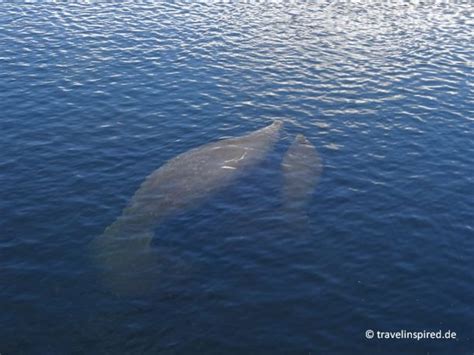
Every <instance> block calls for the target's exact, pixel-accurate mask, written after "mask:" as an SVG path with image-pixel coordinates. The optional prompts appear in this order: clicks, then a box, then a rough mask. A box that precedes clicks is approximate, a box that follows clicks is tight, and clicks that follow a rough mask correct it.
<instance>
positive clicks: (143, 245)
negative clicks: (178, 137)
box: [92, 121, 282, 293]
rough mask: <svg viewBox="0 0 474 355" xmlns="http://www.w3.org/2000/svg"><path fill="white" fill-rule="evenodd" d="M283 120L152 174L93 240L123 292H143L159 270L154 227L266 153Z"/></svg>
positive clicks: (174, 161) (185, 156)
mask: <svg viewBox="0 0 474 355" xmlns="http://www.w3.org/2000/svg"><path fill="white" fill-rule="evenodd" d="M281 126H282V122H281V121H275V122H273V123H272V124H271V125H269V126H267V127H265V128H262V129H260V130H257V131H255V132H253V133H250V134H248V135H245V136H242V137H237V138H229V139H224V140H220V141H217V142H214V143H210V144H206V145H204V146H201V147H198V148H195V149H192V150H190V151H188V152H185V153H183V154H180V155H178V156H177V157H175V158H174V159H172V160H170V161H169V162H168V163H166V164H165V165H163V166H162V167H161V168H159V169H158V170H156V171H155V172H153V173H152V174H151V175H149V176H148V177H147V178H146V180H145V181H144V182H143V184H142V185H141V186H140V188H139V189H138V191H137V192H136V193H135V195H134V196H133V197H132V199H131V201H130V203H129V205H128V206H127V208H125V209H124V211H123V213H122V215H121V216H120V217H119V218H118V219H117V220H116V221H115V222H114V223H113V224H112V225H110V226H109V227H107V229H106V230H105V232H104V234H102V235H101V236H99V237H98V238H96V239H95V240H94V242H93V245H92V247H93V254H94V256H95V258H96V259H97V260H98V261H99V263H100V264H101V267H102V269H103V276H104V277H105V279H106V281H107V283H109V284H110V285H111V287H112V288H113V289H115V290H116V291H118V292H127V293H129V292H142V291H143V289H144V288H148V286H150V283H151V282H152V281H151V278H150V277H146V276H145V275H146V274H147V273H148V275H150V271H151V270H153V269H154V268H155V266H154V265H155V261H154V255H153V253H152V252H151V250H150V247H149V245H150V242H151V239H152V237H153V229H154V228H155V227H156V226H157V225H158V223H159V222H160V221H161V220H163V219H164V218H166V217H167V216H169V215H172V214H173V213H176V212H178V211H181V210H183V209H186V208H189V207H192V206H195V205H196V204H198V203H199V202H200V201H202V200H203V199H205V198H206V197H207V196H209V195H210V194H212V193H213V192H215V191H217V190H219V189H221V188H223V187H225V186H227V185H229V184H230V183H231V182H232V181H233V180H235V179H236V178H237V177H238V176H239V174H240V173H241V172H242V171H243V170H245V169H247V168H250V167H252V166H255V165H257V164H258V163H260V162H261V161H263V159H264V158H265V157H266V155H267V153H268V152H269V150H270V149H271V148H272V147H273V145H274V143H275V142H276V141H277V139H278V136H279V131H280V128H281Z"/></svg>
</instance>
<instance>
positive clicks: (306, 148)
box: [281, 134, 323, 216]
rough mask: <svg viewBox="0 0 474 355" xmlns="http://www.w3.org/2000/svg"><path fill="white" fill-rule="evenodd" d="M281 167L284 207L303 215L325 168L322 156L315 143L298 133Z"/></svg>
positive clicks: (290, 211) (289, 211)
mask: <svg viewBox="0 0 474 355" xmlns="http://www.w3.org/2000/svg"><path fill="white" fill-rule="evenodd" d="M281 167H282V171H283V186H282V205H283V209H284V211H286V213H291V214H293V215H300V216H302V215H304V214H305V213H306V212H307V211H306V209H307V207H308V204H309V202H310V199H311V197H312V194H313V192H314V190H315V189H316V186H317V185H318V182H319V179H320V176H321V173H322V170H323V165H322V160H321V157H320V156H319V154H318V152H317V151H316V148H315V147H314V145H313V144H311V142H309V141H308V139H307V138H306V137H305V136H304V135H302V134H298V135H297V136H296V138H295V140H294V141H293V143H292V144H291V146H290V147H289V148H288V150H287V152H286V153H285V156H284V157H283V160H282V163H281Z"/></svg>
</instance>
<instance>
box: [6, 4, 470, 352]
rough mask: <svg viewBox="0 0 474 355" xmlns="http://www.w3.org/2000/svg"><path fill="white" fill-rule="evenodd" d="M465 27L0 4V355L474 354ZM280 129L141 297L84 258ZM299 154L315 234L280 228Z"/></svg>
mask: <svg viewBox="0 0 474 355" xmlns="http://www.w3.org/2000/svg"><path fill="white" fill-rule="evenodd" d="M472 10H473V8H472V4H470V3H469V2H461V1H459V2H452V3H451V2H426V3H422V2H402V1H399V2H377V1H354V2H329V1H328V2H325V1H317V2H290V3H279V2H255V3H254V2H234V3H228V4H227V3H217V2H216V3H211V2H200V3H193V4H190V3H188V2H186V3H177V2H173V3H164V2H143V3H135V2H127V3H121V4H106V3H90V4H87V3H55V2H38V3H19V2H2V3H1V4H0V38H1V41H0V129H1V132H2V136H1V139H0V186H1V187H2V188H1V189H0V210H1V213H2V219H1V221H0V223H1V224H0V230H1V236H0V255H1V258H0V270H1V271H0V277H1V278H0V280H1V286H2V287H1V289H0V306H1V310H2V311H1V312H0V329H1V331H0V352H1V353H2V354H65V353H77V354H82V353H128V354H142V353H163V354H233V353H235V354H237V353H241V354H244V353H245V354H308V353H311V354H368V353H378V354H401V353H403V354H421V353H430V354H446V353H448V352H449V353H453V354H454V353H456V354H471V353H472V351H473V349H474V338H473V332H472V330H473V329H474V308H473V307H472V306H473V303H472V302H473V299H474V286H473V285H474V277H473V271H472V265H474V257H473V255H474V239H473V237H474V233H473V228H474V226H473V220H474V207H473V198H472V193H473V191H474V186H473V183H474V181H473V176H474V174H473V172H474V171H473V165H474V131H473V120H474V105H473V101H474V100H473V99H474V97H473V93H472V86H473V85H472V69H473V66H472V63H473V45H472V33H473V30H474V26H473V21H472ZM274 119H280V120H283V121H284V122H285V133H284V135H283V136H282V138H281V139H280V141H279V143H278V144H277V146H276V147H275V149H274V152H273V153H272V154H271V155H270V156H269V157H268V159H267V160H266V161H265V162H264V163H263V164H262V166H260V167H259V169H256V170H255V171H254V172H252V173H249V174H246V175H245V176H242V178H241V179H239V180H238V181H237V182H236V183H235V184H233V185H232V186H229V187H228V188H226V189H225V190H223V191H221V193H219V194H217V195H215V196H211V197H210V198H209V199H208V200H207V201H206V202H205V203H203V204H202V205H201V206H200V207H199V208H195V209H191V210H188V211H183V212H182V213H181V214H179V215H176V216H174V217H172V218H170V219H169V220H167V221H166V222H164V223H163V224H161V225H160V226H159V227H158V228H157V230H156V231H155V234H156V235H155V238H154V240H153V246H152V247H153V249H154V250H156V252H157V253H159V255H160V259H159V262H157V264H156V267H155V270H153V271H154V272H155V273H156V274H157V276H156V280H155V284H154V287H153V289H152V291H150V292H149V293H146V294H141V295H135V296H124V295H117V294H115V293H114V292H112V291H111V290H109V289H107V287H105V286H104V284H103V283H102V282H101V279H100V277H99V276H98V270H97V267H96V266H95V265H94V263H93V262H92V260H91V258H90V253H89V250H90V249H89V245H90V243H91V241H92V240H93V239H94V238H95V237H96V236H98V235H100V234H101V233H102V232H103V231H104V229H105V227H106V226H108V225H110V224H111V223H112V222H113V221H114V220H115V218H116V217H117V216H118V215H120V213H121V210H122V209H123V208H124V207H125V206H126V204H127V201H128V200H129V199H130V197H131V196H132V195H133V193H134V192H135V190H136V189H137V188H138V186H139V185H140V183H141V182H142V181H143V179H144V178H145V177H146V176H147V175H148V174H149V173H151V172H152V171H153V170H155V169H156V168H158V167H159V166H161V165H162V164H164V163H165V162H166V161H168V160H169V159H171V158H173V157H174V156H176V155H177V154H180V153H182V152H185V151H187V150H189V149H191V148H195V147H198V146H200V145H202V144H205V143H208V142H210V141H214V140H217V139H221V138H226V137H231V136H238V135H242V134H246V133H248V132H250V131H252V130H255V129H258V128H260V127H263V126H265V125H267V124H268V123H270V122H271V121H272V120H274ZM298 133H303V134H304V135H305V136H306V137H307V139H308V140H309V141H311V142H312V143H313V144H314V145H315V146H316V148H317V149H318V151H319V154H320V155H321V157H322V159H323V162H324V172H323V175H322V177H321V180H320V183H319V185H318V187H317V189H316V191H315V192H314V194H313V195H312V197H311V201H310V204H309V206H308V209H307V211H304V214H306V215H307V217H308V218H307V219H304V220H305V221H306V222H305V223H299V221H300V219H299V218H296V219H295V218H294V217H295V216H294V215H293V214H286V213H285V212H284V210H282V209H281V208H280V207H281V201H280V193H281V189H282V186H281V184H282V176H281V168H280V163H281V160H282V157H283V155H284V153H285V151H286V149H287V148H288V147H289V145H290V144H291V142H292V141H293V139H294V137H295V135H296V134H298ZM302 213H303V212H302ZM141 276H143V275H137V277H141ZM367 329H373V330H380V331H397V330H401V329H406V330H414V331H422V330H438V329H441V330H443V331H446V330H452V331H455V332H456V333H457V340H455V341H453V340H422V341H414V340H392V341H387V340H385V341H384V340H375V339H373V340H367V339H366V338H365V331H366V330H367Z"/></svg>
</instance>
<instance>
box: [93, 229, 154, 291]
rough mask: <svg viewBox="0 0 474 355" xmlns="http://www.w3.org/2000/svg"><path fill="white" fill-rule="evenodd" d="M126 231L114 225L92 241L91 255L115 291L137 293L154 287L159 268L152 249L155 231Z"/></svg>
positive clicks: (103, 276)
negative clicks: (156, 272)
mask: <svg viewBox="0 0 474 355" xmlns="http://www.w3.org/2000/svg"><path fill="white" fill-rule="evenodd" d="M126 230H127V229H123V228H120V227H119V226H118V225H117V224H116V223H114V224H112V225H111V226H110V227H108V228H107V229H106V230H105V232H104V234H102V235H101V236H99V237H97V238H96V239H95V240H94V241H93V242H92V243H91V254H92V256H93V259H94V262H95V263H96V265H97V266H98V268H99V270H100V275H101V281H102V282H103V284H105V285H106V286H107V287H108V288H109V289H110V290H111V291H113V292H115V293H118V294H121V295H136V294H141V293H144V292H146V291H147V290H149V289H150V288H151V287H152V280H153V277H152V274H153V272H154V270H155V269H156V268H155V266H156V263H155V255H154V253H153V251H152V250H151V248H150V241H151V239H152V238H153V231H152V230H143V231H133V232H131V231H128V232H127V231H126Z"/></svg>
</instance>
